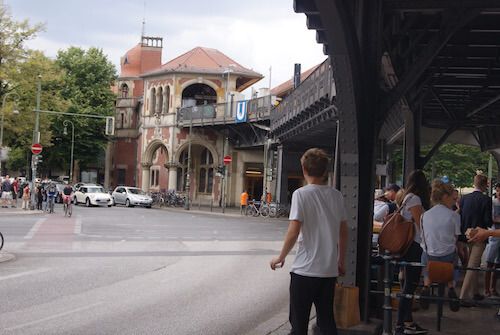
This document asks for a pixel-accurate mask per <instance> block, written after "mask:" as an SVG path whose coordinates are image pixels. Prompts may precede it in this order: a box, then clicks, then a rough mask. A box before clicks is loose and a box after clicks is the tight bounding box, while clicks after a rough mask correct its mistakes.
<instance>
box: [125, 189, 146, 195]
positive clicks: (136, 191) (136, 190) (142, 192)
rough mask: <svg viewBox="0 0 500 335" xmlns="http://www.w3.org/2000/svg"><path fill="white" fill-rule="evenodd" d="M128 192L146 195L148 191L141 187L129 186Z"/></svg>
mask: <svg viewBox="0 0 500 335" xmlns="http://www.w3.org/2000/svg"><path fill="white" fill-rule="evenodd" d="M128 192H129V193H132V194H141V195H144V194H146V193H144V191H143V190H141V189H139V188H129V189H128Z"/></svg>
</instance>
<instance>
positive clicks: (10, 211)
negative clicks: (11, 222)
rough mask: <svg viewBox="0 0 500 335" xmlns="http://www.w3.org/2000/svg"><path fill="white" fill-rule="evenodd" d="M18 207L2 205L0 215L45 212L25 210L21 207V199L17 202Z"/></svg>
mask: <svg viewBox="0 0 500 335" xmlns="http://www.w3.org/2000/svg"><path fill="white" fill-rule="evenodd" d="M17 205H18V207H8V208H3V207H0V215H34V214H43V211H39V210H29V209H28V210H24V209H22V208H21V207H19V206H20V205H21V201H18V202H17Z"/></svg>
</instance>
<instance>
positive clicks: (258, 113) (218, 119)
mask: <svg viewBox="0 0 500 335" xmlns="http://www.w3.org/2000/svg"><path fill="white" fill-rule="evenodd" d="M271 98H272V97H271V96H264V97H261V98H255V99H250V100H244V101H246V103H247V104H246V108H247V121H246V122H256V121H261V120H269V118H270V108H269V106H270V103H271ZM238 102H240V101H228V102H225V103H219V104H207V105H199V106H191V107H180V108H178V109H177V125H178V126H181V127H187V126H189V124H190V123H191V122H192V124H193V126H205V125H221V124H233V123H236V109H237V107H238Z"/></svg>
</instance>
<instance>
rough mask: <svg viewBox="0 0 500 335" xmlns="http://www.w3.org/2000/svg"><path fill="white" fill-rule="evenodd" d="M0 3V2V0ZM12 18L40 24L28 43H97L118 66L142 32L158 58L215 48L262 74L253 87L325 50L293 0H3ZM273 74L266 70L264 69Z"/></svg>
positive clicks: (49, 49) (51, 52)
mask: <svg viewBox="0 0 500 335" xmlns="http://www.w3.org/2000/svg"><path fill="white" fill-rule="evenodd" d="M0 2H1V1H0ZM3 2H4V4H5V5H7V6H8V7H9V8H10V11H11V15H12V16H13V18H14V19H15V20H18V21H19V20H24V19H28V20H29V21H30V23H31V24H35V23H43V24H45V31H43V32H41V33H39V34H38V36H37V37H36V38H35V39H33V40H31V41H29V42H28V43H27V46H28V47H30V48H32V49H38V50H42V51H44V53H45V54H46V55H47V56H49V57H55V56H56V55H57V51H58V50H60V49H66V48H68V47H70V46H77V47H82V48H85V49H86V48H89V47H98V48H101V49H102V50H103V51H104V53H105V54H106V55H107V56H108V58H109V60H110V61H111V62H112V63H114V64H115V66H116V67H117V71H119V62H120V57H121V56H123V55H124V54H125V53H126V51H127V50H129V49H131V48H132V47H134V46H135V45H136V44H137V43H138V42H139V41H140V36H141V31H142V26H143V25H142V22H143V18H145V21H146V24H145V35H146V36H155V37H163V56H162V63H166V62H167V61H169V60H171V59H173V58H175V57H177V56H179V55H181V54H183V53H185V52H187V51H189V50H191V49H193V48H195V47H197V46H202V47H209V48H215V49H218V50H219V51H221V52H223V53H225V54H226V55H227V56H229V57H230V58H232V59H233V60H235V61H236V62H238V63H239V64H241V65H243V66H245V67H247V68H250V69H253V70H254V71H257V72H259V73H261V74H262V75H264V76H265V78H264V79H263V80H261V81H260V82H259V83H257V84H256V85H255V88H256V89H258V88H261V87H269V77H271V87H274V86H277V85H279V84H281V83H282V82H284V81H286V80H289V79H290V78H291V77H292V74H293V65H294V63H301V65H302V71H305V70H307V69H308V68H310V67H312V66H314V65H316V64H318V63H320V62H322V61H323V60H324V59H325V58H326V56H324V54H323V51H322V50H323V49H322V45H320V44H317V43H316V37H315V36H316V35H315V31H314V30H308V29H307V27H306V16H305V15H304V14H297V13H295V12H294V11H293V1H292V0H246V1H237V0H212V1H200V0H183V1H180V0H163V1H162V0H146V1H144V0H121V1H120V0H118V1H117V0H99V1H97V0H3ZM270 67H271V68H272V70H271V76H270V75H269V68H270Z"/></svg>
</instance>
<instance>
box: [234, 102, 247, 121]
mask: <svg viewBox="0 0 500 335" xmlns="http://www.w3.org/2000/svg"><path fill="white" fill-rule="evenodd" d="M240 122H247V102H246V101H238V103H237V104H236V123H240Z"/></svg>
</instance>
